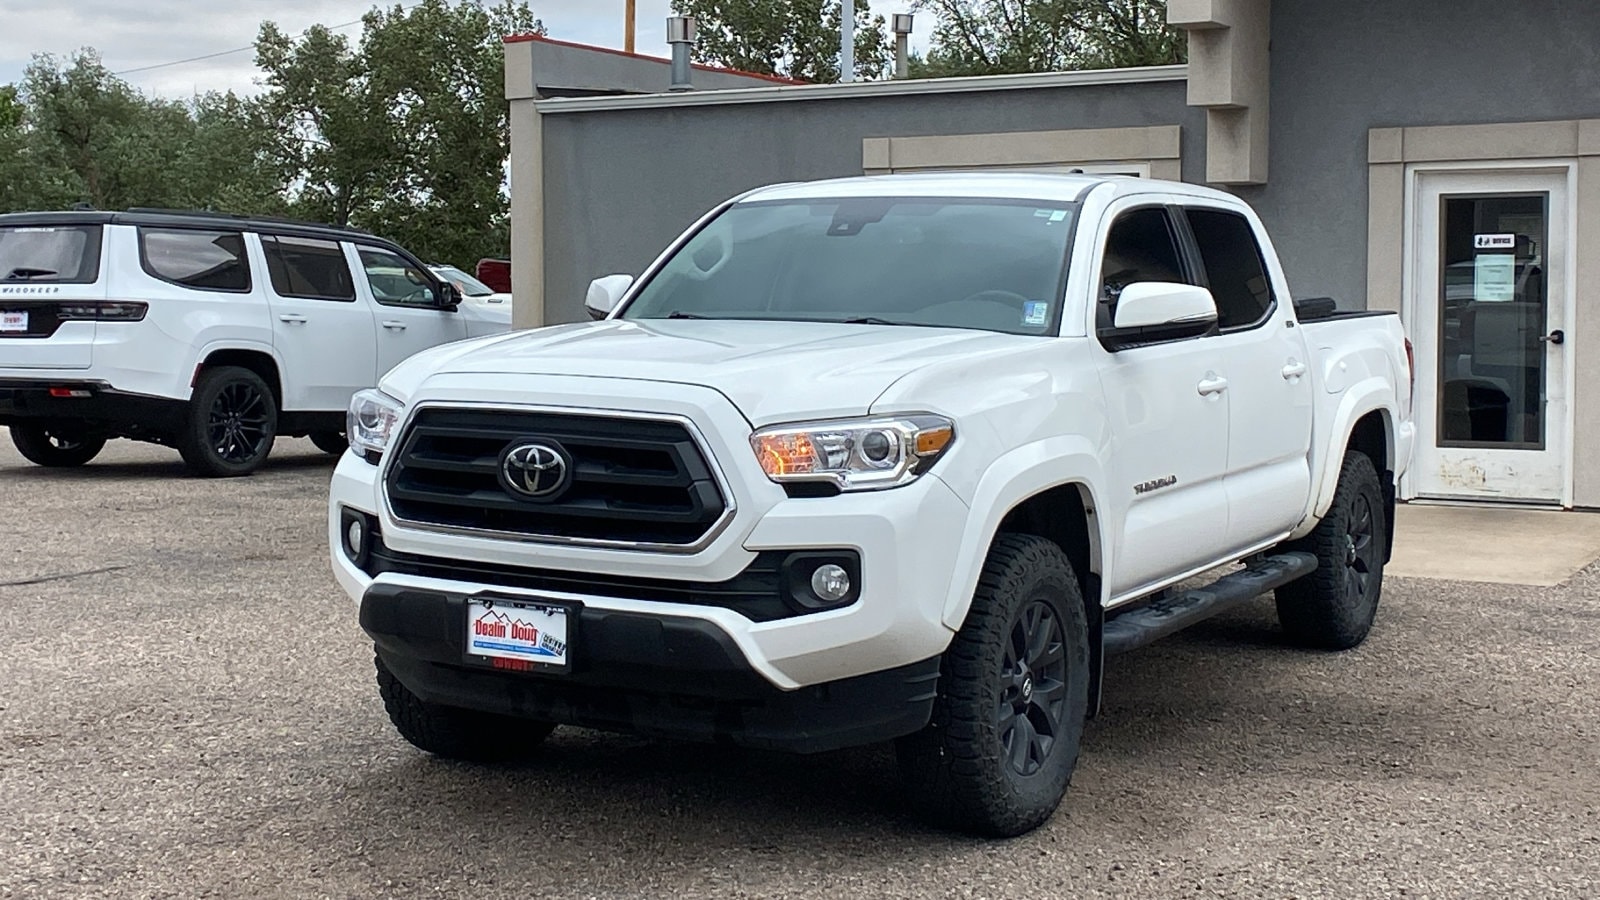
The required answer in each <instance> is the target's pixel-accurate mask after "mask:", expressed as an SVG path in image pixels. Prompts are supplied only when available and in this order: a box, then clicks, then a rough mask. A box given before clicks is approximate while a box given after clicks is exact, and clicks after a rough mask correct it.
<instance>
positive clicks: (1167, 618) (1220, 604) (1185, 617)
mask: <svg viewBox="0 0 1600 900" xmlns="http://www.w3.org/2000/svg"><path fill="white" fill-rule="evenodd" d="M1316 568H1317V558H1316V557H1315V556H1312V555H1311V554H1309V553H1279V554H1277V555H1274V556H1268V557H1264V558H1262V559H1259V560H1257V561H1256V562H1255V563H1253V564H1252V565H1250V567H1249V568H1246V569H1242V570H1240V571H1238V572H1234V573H1233V574H1231V575H1224V576H1223V577H1221V578H1219V579H1217V580H1216V581H1214V582H1212V583H1211V584H1208V585H1206V586H1205V587H1203V588H1198V589H1196V590H1192V591H1185V592H1183V593H1181V594H1173V595H1171V596H1168V597H1163V598H1161V599H1159V600H1154V601H1151V602H1150V603H1149V604H1148V605H1146V606H1142V607H1140V608H1138V609H1135V610H1132V611H1130V612H1127V613H1124V614H1123V615H1120V616H1117V617H1116V618H1114V619H1111V620H1109V621H1107V622H1106V623H1105V626H1104V628H1103V630H1102V632H1101V642H1102V643H1101V647H1102V648H1103V649H1104V651H1105V654H1106V655H1107V656H1111V655H1114V654H1117V653H1126V652H1127V651H1129V650H1136V649H1138V648H1140V647H1143V646H1144V645H1145V644H1148V643H1150V642H1151V641H1155V640H1158V639H1160V638H1164V637H1166V636H1167V635H1169V634H1172V633H1173V632H1175V631H1181V630H1183V629H1185V628H1188V627H1189V626H1190V625H1193V624H1195V623H1196V622H1199V621H1201V620H1202V619H1208V618H1210V617H1211V616H1214V615H1216V614H1217V613H1219V612H1222V611H1223V610H1225V609H1228V608H1229V607H1232V606H1237V605H1239V604H1240V603H1243V602H1245V601H1246V600H1253V599H1255V598H1256V597H1259V596H1261V595H1262V594H1265V593H1266V592H1267V591H1270V590H1272V589H1273V588H1275V587H1280V586H1282V585H1285V584H1288V583H1289V582H1291V581H1293V580H1295V579H1296V578H1299V577H1301V576H1303V575H1309V574H1311V573H1312V572H1314V571H1316Z"/></svg>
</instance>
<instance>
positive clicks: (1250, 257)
mask: <svg viewBox="0 0 1600 900" xmlns="http://www.w3.org/2000/svg"><path fill="white" fill-rule="evenodd" d="M1186 215H1187V216H1188V218H1189V230H1190V231H1191V232H1192V233H1193V234H1194V241H1195V244H1196V245H1197V246H1198V247H1199V248H1200V261H1201V263H1202V264H1203V265H1204V266H1205V270H1206V286H1207V287H1209V288H1210V289H1211V296H1212V298H1213V299H1215V300H1216V301H1217V326H1218V327H1220V328H1221V329H1222V330H1223V331H1227V330H1229V329H1240V328H1250V327H1252V326H1255V325H1260V324H1261V323H1263V322H1265V321H1266V319H1267V316H1269V315H1270V314H1271V313H1272V306H1273V300H1272V283H1271V281H1270V280H1269V279H1268V278H1267V264H1266V260H1265V259H1264V258H1263V257H1262V255H1261V245H1260V244H1259V243H1257V241H1256V233H1255V230H1254V229H1252V228H1251V227H1250V221H1249V220H1248V219H1246V218H1245V217H1244V216H1241V215H1239V214H1238V213H1232V212H1227V211H1225V210H1220V209H1190V210H1187V212H1186Z"/></svg>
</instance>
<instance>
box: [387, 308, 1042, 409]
mask: <svg viewBox="0 0 1600 900" xmlns="http://www.w3.org/2000/svg"><path fill="white" fill-rule="evenodd" d="M1038 340H1039V339H1038V338H1036V337H1024V336H1020V335H1008V334H998V333H994V332H987V331H972V330H966V329H955V328H920V327H907V326H885V325H843V324H835V323H829V322H752V321H725V320H723V321H717V320H700V319H693V320H691V319H684V320H650V321H606V322H593V323H585V324H579V325H563V326H557V327H552V328H542V329H538V330H536V331H525V332H519V333H516V334H514V335H501V336H499V337H496V338H491V339H488V340H484V341H467V342H464V343H459V344H452V345H448V346H447V347H441V348H438V349H437V350H435V351H432V352H428V353H423V354H419V355H418V356H416V357H413V358H412V360H410V361H408V362H407V363H402V364H401V365H400V366H398V367H397V368H396V369H395V370H394V371H393V372H391V373H390V374H389V375H388V376H387V377H386V378H385V379H384V381H385V385H386V386H392V388H393V389H394V390H393V391H391V392H398V393H400V394H401V395H402V396H409V395H410V394H411V393H413V392H414V391H415V390H416V389H417V388H421V387H423V386H424V385H425V379H426V378H427V377H429V376H432V375H436V374H481V375H484V376H495V375H568V376H573V375H576V376H583V377H591V378H625V379H636V380H642V381H657V382H667V383H674V384H685V385H699V386H705V387H709V388H712V389H713V390H716V391H718V392H720V393H721V394H722V395H723V396H725V397H727V398H728V399H729V400H730V401H732V402H733V404H734V405H735V406H737V407H738V408H739V410H740V411H741V412H742V413H744V415H745V418H747V419H749V420H750V423H751V424H752V425H754V426H756V427H761V426H763V425H768V424H772V423H774V422H785V421H797V420H802V419H814V418H829V417H835V416H854V415H864V414H866V413H867V412H869V411H870V410H871V408H872V404H873V401H875V400H876V399H877V398H878V397H879V396H881V395H882V394H883V392H884V391H885V390H887V389H888V388H889V386H890V385H892V384H894V383H895V382H896V381H897V380H899V379H900V378H902V377H904V376H906V375H908V374H910V373H911V372H914V371H916V370H917V369H920V368H923V367H924V366H928V365H933V364H935V363H938V362H941V361H946V360H950V359H954V358H971V357H972V356H973V355H974V354H984V353H987V352H1001V351H1005V350H1009V349H1014V348H1017V347H1022V346H1034V345H1036V344H1037V343H1038Z"/></svg>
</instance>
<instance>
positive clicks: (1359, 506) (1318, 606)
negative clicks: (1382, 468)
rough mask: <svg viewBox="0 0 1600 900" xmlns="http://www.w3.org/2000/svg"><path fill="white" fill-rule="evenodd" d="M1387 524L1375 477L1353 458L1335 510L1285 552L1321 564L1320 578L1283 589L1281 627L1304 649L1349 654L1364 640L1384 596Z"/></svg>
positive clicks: (1364, 460) (1367, 462) (1367, 463)
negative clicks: (1304, 555) (1309, 556)
mask: <svg viewBox="0 0 1600 900" xmlns="http://www.w3.org/2000/svg"><path fill="white" fill-rule="evenodd" d="M1388 536H1389V520H1388V515H1387V507H1386V506H1385V505H1384V502H1383V485H1382V483H1381V482H1380V481H1379V480H1378V470H1377V468H1376V467H1375V466H1373V464H1372V460H1371V459H1369V458H1368V457H1367V455H1366V454H1365V453H1361V452H1359V451H1356V450H1352V451H1350V453H1349V454H1348V455H1346V456H1345V458H1344V467H1343V468H1342V469H1340V471H1339V484H1338V486H1337V487H1335V488H1334V493H1333V505H1332V506H1331V507H1329V508H1328V513H1327V515H1325V516H1323V517H1322V521H1321V522H1318V523H1317V527H1316V529H1315V530H1313V531H1312V532H1311V533H1310V534H1308V535H1306V536H1305V537H1303V538H1301V539H1300V540H1298V541H1295V542H1293V543H1291V544H1287V545H1285V549H1288V550H1303V551H1306V552H1308V553H1311V554H1313V555H1314V556H1316V558H1317V568H1316V571H1314V572H1312V573H1311V574H1309V575H1306V576H1305V577H1303V578H1300V579H1299V580H1296V581H1291V582H1289V583H1288V584H1286V585H1284V586H1283V587H1280V588H1278V590H1277V592H1276V597H1277V601H1278V621H1279V622H1280V623H1281V624H1282V625H1283V630H1284V631H1285V632H1287V633H1288V634H1289V636H1290V637H1291V638H1293V639H1295V640H1296V641H1298V642H1299V643H1301V644H1305V645H1307V646H1311V647H1321V648H1323V649H1327V650H1347V649H1349V648H1351V647H1354V646H1356V645H1357V644H1359V643H1361V642H1362V641H1363V640H1366V637H1367V633H1368V632H1370V631H1371V630H1372V620H1373V618H1374V617H1376V616H1377V614H1378V598H1379V596H1380V595H1381V594H1382V593H1383V562H1384V555H1385V548H1386V547H1387V546H1388Z"/></svg>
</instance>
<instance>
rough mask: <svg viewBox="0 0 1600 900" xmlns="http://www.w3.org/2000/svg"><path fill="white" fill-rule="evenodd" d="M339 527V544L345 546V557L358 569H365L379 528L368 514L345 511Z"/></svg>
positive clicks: (341, 516)
mask: <svg viewBox="0 0 1600 900" xmlns="http://www.w3.org/2000/svg"><path fill="white" fill-rule="evenodd" d="M339 526H340V528H339V534H340V539H339V542H340V543H341V544H343V549H344V555H345V556H347V557H349V559H350V561H351V562H353V563H355V564H356V567H357V568H364V567H365V566H366V564H367V557H369V556H371V555H372V543H373V539H374V538H376V537H377V528H376V527H375V525H374V523H373V521H372V519H371V518H370V517H369V516H368V515H367V514H366V513H363V512H359V511H357V510H353V509H344V510H340V513H339Z"/></svg>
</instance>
